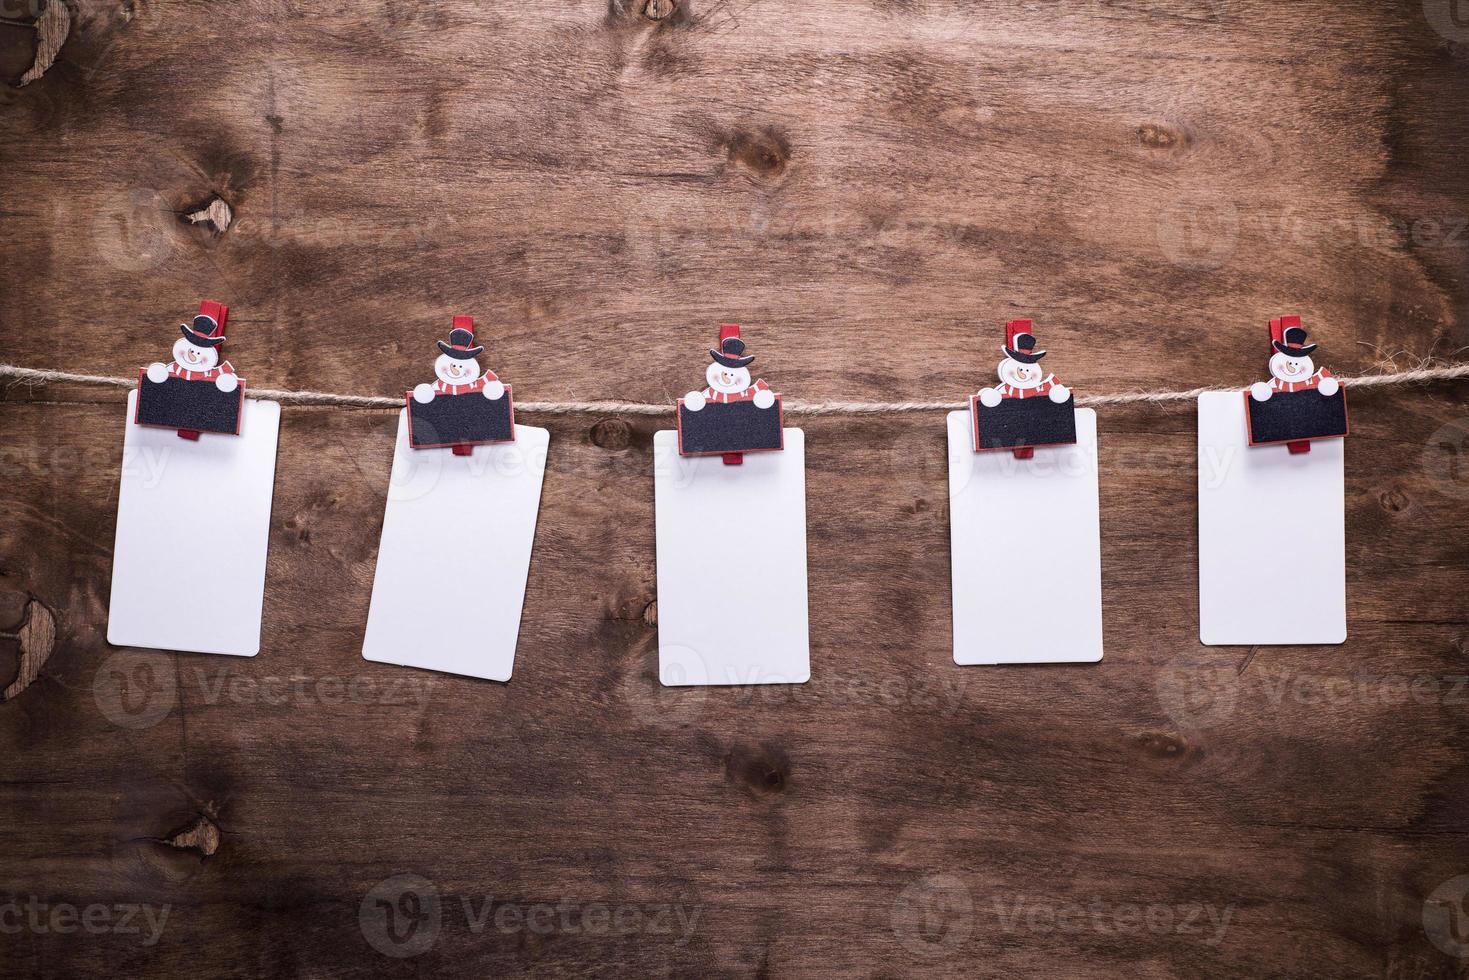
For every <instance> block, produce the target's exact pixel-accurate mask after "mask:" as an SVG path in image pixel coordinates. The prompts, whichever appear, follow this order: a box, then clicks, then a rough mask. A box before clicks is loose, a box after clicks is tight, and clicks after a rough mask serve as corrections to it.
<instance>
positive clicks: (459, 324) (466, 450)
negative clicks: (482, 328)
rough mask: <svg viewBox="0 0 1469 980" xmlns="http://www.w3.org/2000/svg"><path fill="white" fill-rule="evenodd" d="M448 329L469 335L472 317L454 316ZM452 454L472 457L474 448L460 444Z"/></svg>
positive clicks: (472, 329) (472, 322)
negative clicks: (465, 332)
mask: <svg viewBox="0 0 1469 980" xmlns="http://www.w3.org/2000/svg"><path fill="white" fill-rule="evenodd" d="M450 329H452V330H468V331H469V332H470V333H474V317H472V316H464V315H462V314H461V315H456V316H455V317H454V320H453V323H452V326H451V327H450ZM453 453H454V455H455V456H473V455H474V447H473V446H470V445H462V444H461V445H458V446H455V447H454V449H453Z"/></svg>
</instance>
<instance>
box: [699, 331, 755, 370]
mask: <svg viewBox="0 0 1469 980" xmlns="http://www.w3.org/2000/svg"><path fill="white" fill-rule="evenodd" d="M744 353H745V342H744V341H743V340H741V339H740V338H738V337H726V338H725V339H724V340H723V341H721V342H720V344H719V350H711V351H710V352H709V356H710V357H712V358H714V359H715V360H716V361H718V362H719V363H720V364H723V365H724V366H725V367H728V368H742V367H744V366H745V365H747V364H751V363H753V362H754V360H755V355H754V354H749V355H746V356H744V357H741V356H740V355H741V354H744Z"/></svg>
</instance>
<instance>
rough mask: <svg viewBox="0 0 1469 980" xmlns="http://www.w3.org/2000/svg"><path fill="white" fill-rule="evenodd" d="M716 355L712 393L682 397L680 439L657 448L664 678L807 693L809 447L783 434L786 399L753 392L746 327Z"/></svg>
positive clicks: (731, 334) (729, 335)
mask: <svg viewBox="0 0 1469 980" xmlns="http://www.w3.org/2000/svg"><path fill="white" fill-rule="evenodd" d="M709 353H710V356H711V357H712V358H713V359H714V364H713V365H712V366H711V367H710V368H709V371H708V373H707V375H706V378H707V380H708V381H709V387H708V388H706V389H704V390H703V391H702V392H690V393H689V394H688V395H686V396H685V397H684V399H683V401H682V404H681V407H680V410H679V416H680V431H679V432H672V431H664V432H658V433H656V434H655V435H654V437H653V453H654V468H653V475H654V481H653V485H654V501H655V505H656V521H657V535H656V537H657V557H658V665H659V666H658V671H659V678H660V679H661V680H662V682H663V684H665V685H666V686H669V687H684V686H705V685H725V684H735V685H744V684H802V683H805V682H806V681H807V680H808V679H810V676H811V653H810V641H809V629H808V623H807V607H806V443H805V436H804V434H803V433H802V431H801V430H800V429H783V428H780V425H779V419H780V406H779V398H778V396H775V395H774V394H773V393H772V392H771V391H770V390H769V387H768V386H767V385H766V384H765V382H763V381H757V382H754V383H752V382H751V381H750V374H749V370H748V367H747V366H748V365H749V363H750V362H751V361H753V360H754V357H753V356H749V355H746V354H745V345H744V343H743V342H742V341H741V340H740V338H739V327H737V326H733V325H726V326H724V327H722V328H721V330H720V346H719V348H718V350H711V351H710V352H709ZM729 410H735V411H738V412H741V413H743V414H740V415H736V414H733V413H732V412H729ZM689 419H696V421H693V422H692V423H690V422H689V421H688V420H689ZM772 420H773V421H774V424H775V426H776V430H775V431H774V432H771V431H767V427H768V425H769V424H770V423H771V422H772ZM695 427H698V428H697V429H696V428H695ZM695 432H698V433H699V436H698V437H697V439H696V438H694V437H693V433H695ZM706 439H707V441H705V440H706ZM712 453H717V454H720V456H719V457H716V456H713V455H700V454H712ZM746 453H749V454H750V455H749V456H748V458H746V456H745V454H746ZM720 457H722V458H720ZM735 464H738V465H735Z"/></svg>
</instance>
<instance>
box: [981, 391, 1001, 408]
mask: <svg viewBox="0 0 1469 980" xmlns="http://www.w3.org/2000/svg"><path fill="white" fill-rule="evenodd" d="M979 403H980V404H981V405H983V406H984V407H985V408H994V407H995V406H996V405H998V404H1000V393H999V392H998V391H996V390H995V389H993V388H981V389H980V391H979Z"/></svg>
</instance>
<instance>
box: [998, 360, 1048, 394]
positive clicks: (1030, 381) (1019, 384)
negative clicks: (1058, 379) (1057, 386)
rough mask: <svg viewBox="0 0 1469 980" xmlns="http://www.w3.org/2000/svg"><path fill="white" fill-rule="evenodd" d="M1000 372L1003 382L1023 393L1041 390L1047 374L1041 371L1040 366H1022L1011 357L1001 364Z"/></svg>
mask: <svg viewBox="0 0 1469 980" xmlns="http://www.w3.org/2000/svg"><path fill="white" fill-rule="evenodd" d="M999 372H1000V380H1001V381H1003V382H1005V384H1007V385H1009V386H1010V387H1012V388H1019V389H1020V390H1022V391H1026V390H1029V389H1031V388H1039V387H1040V386H1041V381H1042V380H1044V378H1045V372H1044V371H1042V370H1041V366H1040V364H1038V363H1037V364H1022V363H1021V362H1020V361H1017V360H1015V359H1014V358H1010V357H1007V358H1005V359H1004V360H1003V361H1001V362H1000V367H999Z"/></svg>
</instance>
